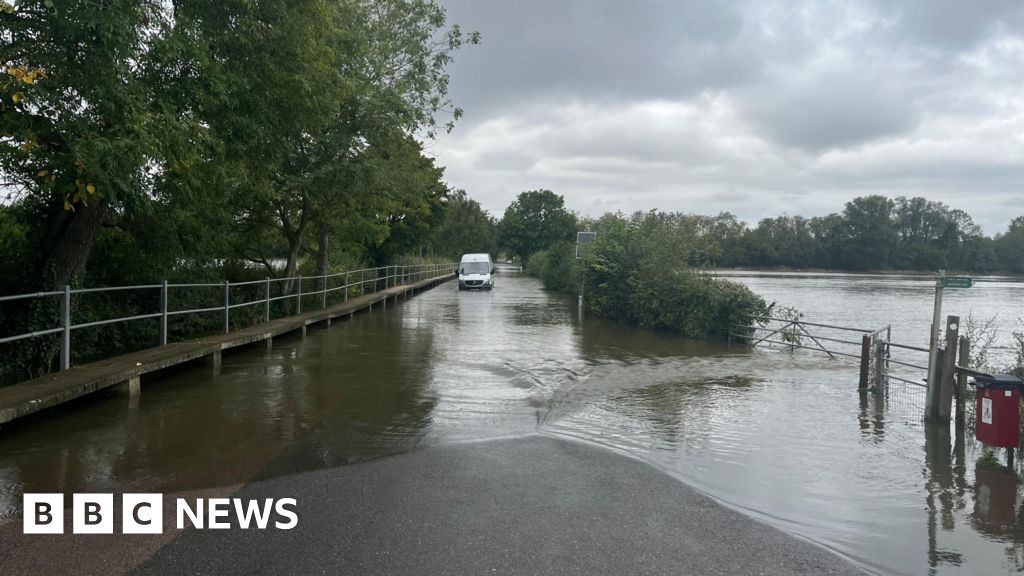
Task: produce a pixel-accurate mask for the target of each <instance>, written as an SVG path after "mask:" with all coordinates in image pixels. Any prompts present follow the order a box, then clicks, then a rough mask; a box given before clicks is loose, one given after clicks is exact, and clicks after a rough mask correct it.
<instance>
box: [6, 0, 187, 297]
mask: <svg viewBox="0 0 1024 576" xmlns="http://www.w3.org/2000/svg"><path fill="white" fill-rule="evenodd" d="M3 6H4V8H5V9H3V10H0V38H2V42H0V44H2V48H0V59H2V66H3V68H4V76H3V79H2V80H0V133H2V134H3V138H2V139H0V175H2V178H3V186H4V187H5V188H6V189H7V190H8V191H10V192H11V196H12V197H10V198H9V200H13V201H15V202H20V203H22V206H23V208H24V209H26V210H29V211H31V212H32V219H33V220H35V221H37V222H39V225H38V226H35V227H33V229H32V230H31V231H30V236H31V239H32V242H33V243H34V245H35V252H34V255H35V258H34V262H33V263H32V264H33V265H32V272H31V274H29V275H27V276H25V281H26V282H27V283H29V284H32V285H34V286H46V287H50V288H54V287H58V286H62V285H64V284H70V283H75V282H76V281H77V280H78V279H79V278H80V277H81V275H82V273H83V271H84V270H85V265H86V262H87V261H88V258H89V254H90V251H91V250H92V247H93V245H94V243H95V241H96V238H97V236H98V235H99V233H100V231H101V229H102V227H103V226H104V225H105V224H109V223H111V221H113V220H116V219H117V218H118V217H120V216H123V215H124V214H125V212H126V211H131V210H132V209H133V208H134V207H135V206H137V205H138V204H140V203H143V202H145V199H146V198H147V196H148V194H150V193H151V192H152V190H153V182H154V179H155V175H156V174H158V173H159V172H160V171H161V170H162V168H163V167H164V165H165V162H166V161H167V160H172V161H173V159H172V158H170V157H169V153H170V152H171V151H174V150H181V149H182V148H183V147H182V146H180V145H177V146H176V145H174V142H173V139H175V138H179V137H181V135H182V133H183V131H182V127H183V126H187V125H190V122H188V120H187V119H182V118H176V117H175V116H174V114H173V112H172V110H173V106H155V105H154V103H155V102H156V101H157V100H158V99H159V98H160V96H159V95H158V93H159V91H160V90H162V87H161V86H159V85H158V83H156V82H154V81H153V80H155V79H157V78H158V76H159V74H156V73H155V70H156V69H157V63H158V61H159V56H158V55H156V54H155V53H157V52H159V51H160V50H162V49H163V48H164V47H165V46H164V42H163V39H164V38H165V37H166V35H167V32H168V30H169V29H170V27H171V25H172V24H171V23H172V18H171V13H170V6H169V5H168V4H167V3H166V2H161V1H159V0H112V1H109V2H103V3H99V4H97V3H96V2H89V1H86V0H79V1H73V0H72V1H67V2H59V3H55V2H49V1H47V2H43V1H38V2H24V3H20V4H19V5H18V6H17V7H16V8H12V7H11V6H10V5H9V4H7V3H4V5H3ZM171 94H172V95H176V94H175V93H174V92H173V91H171Z"/></svg>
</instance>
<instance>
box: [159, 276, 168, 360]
mask: <svg viewBox="0 0 1024 576" xmlns="http://www.w3.org/2000/svg"><path fill="white" fill-rule="evenodd" d="M160 345H161V346H166V345H167V280H164V283H163V285H162V286H160Z"/></svg>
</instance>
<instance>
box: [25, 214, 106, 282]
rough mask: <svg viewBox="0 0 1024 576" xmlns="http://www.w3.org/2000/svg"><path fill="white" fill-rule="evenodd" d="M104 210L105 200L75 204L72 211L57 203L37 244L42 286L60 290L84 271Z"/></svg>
mask: <svg viewBox="0 0 1024 576" xmlns="http://www.w3.org/2000/svg"><path fill="white" fill-rule="evenodd" d="M107 212H108V205H107V203H106V201H104V200H98V201H94V202H91V203H89V204H88V205H83V204H78V205H77V206H76V207H75V211H74V212H72V211H69V210H64V208H63V207H58V208H57V209H56V210H55V211H54V212H53V213H52V214H51V216H50V221H49V223H48V225H47V232H46V236H44V237H43V242H42V246H41V247H40V248H41V250H40V254H42V256H43V257H42V260H41V262H40V272H41V278H40V280H41V281H42V285H43V286H46V287H48V288H49V289H51V290H60V289H62V288H63V287H64V285H66V284H74V283H75V281H76V280H78V279H79V277H80V276H81V275H82V274H83V273H84V272H85V264H86V262H88V260H89V253H90V252H91V251H92V247H93V244H95V243H96V238H97V237H98V236H99V234H100V230H102V229H103V219H104V218H105V217H106V215H107Z"/></svg>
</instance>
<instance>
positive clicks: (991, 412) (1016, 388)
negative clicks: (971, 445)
mask: <svg viewBox="0 0 1024 576" xmlns="http://www.w3.org/2000/svg"><path fill="white" fill-rule="evenodd" d="M976 381H977V384H978V391H977V393H976V395H975V399H976V401H977V404H976V406H975V408H976V411H975V415H976V422H975V427H974V430H975V432H974V436H975V437H976V438H977V439H978V440H980V441H981V442H984V443H985V444H988V445H989V446H998V447H1000V448H1016V447H1017V446H1018V445H1020V390H1021V381H1020V379H1018V378H1016V377H1014V376H1010V375H1008V374H996V375H994V376H991V377H985V378H982V377H978V378H977V379H976Z"/></svg>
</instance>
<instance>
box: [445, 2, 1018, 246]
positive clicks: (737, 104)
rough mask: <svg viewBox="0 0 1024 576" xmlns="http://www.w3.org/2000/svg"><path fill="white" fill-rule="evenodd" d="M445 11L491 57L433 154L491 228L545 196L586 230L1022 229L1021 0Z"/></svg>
mask: <svg viewBox="0 0 1024 576" xmlns="http://www.w3.org/2000/svg"><path fill="white" fill-rule="evenodd" d="M439 1H440V3H441V4H442V5H443V6H445V8H446V9H447V11H448V15H449V19H450V20H451V21H452V22H457V23H459V24H461V25H462V26H463V28H464V29H467V30H477V31H479V32H480V33H481V35H482V37H483V41H482V44H481V45H480V46H475V47H469V48H466V49H465V50H463V51H461V52H460V53H458V54H457V61H456V62H455V63H454V64H453V65H452V66H451V68H450V71H451V76H452V86H451V88H452V96H453V98H454V99H455V101H456V104H457V105H458V106H460V107H462V108H464V109H465V112H466V115H465V117H464V118H463V119H462V120H461V121H460V122H459V123H458V125H457V126H456V128H455V131H454V132H453V133H451V134H448V135H443V136H441V137H439V138H438V140H437V141H436V142H434V143H433V144H431V146H430V151H431V153H432V154H434V155H435V156H436V157H437V158H438V161H439V162H440V163H441V164H442V165H444V166H446V167H447V172H446V175H447V179H448V181H449V183H450V184H451V185H452V186H454V187H457V188H465V189H466V190H467V191H468V192H469V193H470V195H471V196H472V197H474V198H476V199H477V200H479V201H480V202H481V203H482V204H483V205H484V207H485V208H486V209H488V210H489V211H490V212H491V213H492V214H494V215H500V214H501V213H502V212H503V211H504V208H505V206H507V205H508V203H509V202H511V201H512V200H513V198H514V197H515V195H516V194H517V193H519V192H521V191H523V190H531V189H537V188H549V189H551V190H554V191H555V192H557V193H559V194H563V195H564V196H565V198H566V202H567V204H568V206H569V207H570V208H571V209H573V210H576V211H578V212H580V213H582V214H585V215H599V214H601V213H603V212H606V211H615V210H622V211H626V212H631V211H634V210H643V209H650V208H659V209H662V210H681V211H686V212H696V213H706V214H713V213H717V212H720V211H729V212H733V213H735V214H737V215H739V216H740V217H742V218H743V219H745V220H747V221H749V222H756V220H758V219H759V218H762V217H765V216H774V215H778V214H782V213H788V214H802V215H808V216H813V215H821V214H827V213H829V212H834V211H838V210H841V209H842V206H843V204H844V203H845V202H846V201H848V200H850V199H851V198H854V197H856V196H859V195H865V194H885V195H888V196H893V197H895V196H899V195H906V196H925V197H927V198H929V199H933V200H940V201H943V202H946V203H947V204H950V205H951V206H953V207H955V208H961V209H964V210H966V211H968V212H969V213H970V214H971V215H972V216H974V218H975V220H976V221H977V222H978V223H979V224H981V225H982V227H983V228H984V229H985V231H986V232H988V233H990V234H991V233H994V232H998V231H1001V230H1005V228H1006V224H1007V222H1008V221H1009V219H1010V218H1011V217H1013V216H1016V215H1020V214H1024V1H1022V0H970V1H967V0H862V1H861V0H837V1H819V2H810V1H807V2H802V1H796V0H732V1H725V0H723V1H721V2H710V1H699V0H647V1H636V2H624V1H598V0H546V1H540V0H515V1H510V0H505V1H502V0H439Z"/></svg>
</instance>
